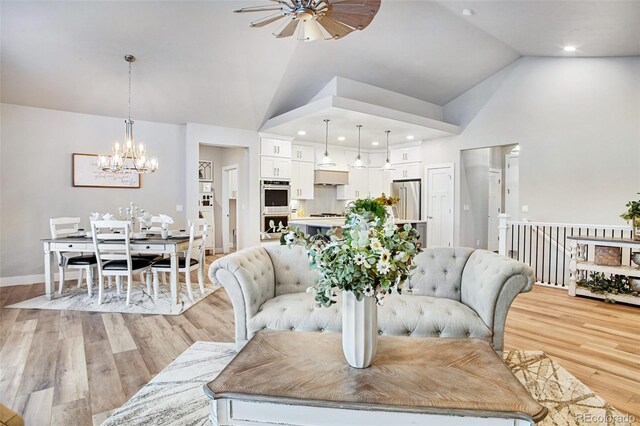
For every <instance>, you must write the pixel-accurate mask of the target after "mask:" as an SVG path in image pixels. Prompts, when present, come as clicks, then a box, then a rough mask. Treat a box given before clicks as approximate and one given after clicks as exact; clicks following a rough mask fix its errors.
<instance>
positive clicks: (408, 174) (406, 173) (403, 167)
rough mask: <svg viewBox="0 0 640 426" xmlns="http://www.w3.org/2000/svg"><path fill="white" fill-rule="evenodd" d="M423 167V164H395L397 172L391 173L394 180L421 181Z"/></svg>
mask: <svg viewBox="0 0 640 426" xmlns="http://www.w3.org/2000/svg"><path fill="white" fill-rule="evenodd" d="M421 166H422V163H406V164H394V165H393V167H395V170H393V171H392V172H391V178H392V180H403V179H420V178H421V176H420V169H421V168H422V167H421Z"/></svg>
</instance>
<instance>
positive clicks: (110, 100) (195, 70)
mask: <svg viewBox="0 0 640 426" xmlns="http://www.w3.org/2000/svg"><path fill="white" fill-rule="evenodd" d="M265 1H266V0H264V1H245V0H236V1H222V0H220V1H209V2H188V1H174V2H153V1H141V2H130V1H106V2H93V1H86V2H82V1H79V2H63V1H45V2H34V1H15V2H14V1H12V2H8V1H3V2H0V7H1V13H2V16H1V26H2V27H1V37H2V41H1V43H2V45H1V48H2V51H1V56H0V59H1V61H2V63H1V67H2V69H1V71H2V83H1V91H2V98H1V99H2V102H7V103H15V104H20V105H29V106H36V107H44V108H52V109H59V110H66V111H76V112H82V113H88V114H98V115H107V116H116V117H124V116H125V114H126V90H127V66H126V63H125V62H124V60H123V59H122V56H123V55H124V54H126V53H132V54H134V55H136V56H137V57H138V61H136V63H135V64H134V83H133V89H134V99H133V101H134V105H133V118H134V119H139V120H151V121H160V122H169V123H185V122H198V123H207V124H216V125H223V126H230V127H239V128H247V129H254V130H256V129H258V128H260V127H261V125H262V124H263V123H264V122H265V121H266V120H267V119H268V118H270V117H273V116H275V115H278V114H280V113H282V112H285V111H287V110H289V109H292V108H295V107H298V106H300V105H302V104H304V103H306V102H307V101H308V100H309V99H311V97H312V96H313V95H314V94H315V93H316V92H317V91H318V90H320V89H321V88H322V87H323V86H324V85H325V84H326V83H327V82H328V81H329V80H331V79H332V78H333V77H334V76H336V75H340V76H343V77H346V78H350V79H353V80H358V81H362V82H364V83H369V84H372V85H375V86H379V87H383V88H386V89H389V90H393V91H396V92H399V93H403V94H407V95H410V96H413V97H416V98H419V99H423V100H426V101H429V102H433V103H436V104H440V105H442V104H444V103H446V102H448V101H449V100H451V99H453V98H455V97H456V96H458V95H460V94H461V93H463V92H464V91H466V90H468V89H469V88H471V87H473V86H474V85H475V84H477V83H478V82H480V81H481V80H483V79H484V78H486V77H488V76H489V75H491V74H493V73H494V72H496V71H497V70H499V69H501V68H503V67H504V66H506V65H508V64H509V63H511V62H512V61H514V60H515V59H517V58H518V57H519V56H520V55H523V54H525V55H562V54H563V52H562V51H561V49H560V47H561V46H562V44H563V43H567V42H571V43H575V44H576V46H578V49H579V50H578V52H577V53H578V54H584V55H620V54H625V55H638V54H640V46H639V45H638V40H639V39H640V37H638V28H639V27H640V25H636V26H633V24H638V16H639V15H638V10H639V7H640V2H637V1H632V2H624V1H615V2H610V1H602V2H587V1H580V2H576V1H566V2H565V1H554V2H541V1H504V2H495V1H482V2H478V1H473V2H449V1H445V2H434V1H400V0H384V1H383V2H382V6H381V8H380V11H379V13H378V15H377V16H376V18H375V19H374V20H373V22H372V23H371V25H369V27H367V28H366V29H365V30H364V31H357V32H355V33H353V34H351V35H349V36H348V37H345V38H344V39H342V40H336V41H317V42H312V43H303V42H298V41H297V40H295V39H293V38H288V39H279V40H277V39H275V38H274V37H273V36H272V35H271V31H272V30H273V28H269V27H267V28H262V29H257V28H249V27H248V24H249V22H250V20H251V19H252V17H251V16H248V15H241V14H233V13H232V12H231V11H232V10H233V9H236V8H238V6H239V3H241V4H242V6H250V5H259V4H264V3H265ZM462 6H465V7H472V8H473V9H474V10H476V14H475V15H474V16H471V17H465V16H462V14H461V13H460V9H461V8H462Z"/></svg>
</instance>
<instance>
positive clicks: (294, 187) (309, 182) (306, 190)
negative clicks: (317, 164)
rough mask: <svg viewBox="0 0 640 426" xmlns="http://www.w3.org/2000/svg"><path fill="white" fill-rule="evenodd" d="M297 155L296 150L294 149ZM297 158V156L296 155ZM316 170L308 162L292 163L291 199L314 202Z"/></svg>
mask: <svg viewBox="0 0 640 426" xmlns="http://www.w3.org/2000/svg"><path fill="white" fill-rule="evenodd" d="M294 154H295V149H294ZM294 156H295V155H294ZM313 179H314V170H313V167H311V165H310V164H309V163H308V162H305V161H292V162H291V199H292V200H313V195H314V194H313Z"/></svg>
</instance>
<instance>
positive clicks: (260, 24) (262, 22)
mask: <svg viewBox="0 0 640 426" xmlns="http://www.w3.org/2000/svg"><path fill="white" fill-rule="evenodd" d="M285 16H287V13H281V12H278V13H276V14H274V15H269V16H265V17H264V18H261V19H258V20H257V21H253V22H252V23H250V24H249V26H250V27H258V28H259V27H264V26H265V25H268V24H270V23H272V22H275V21H277V20H278V19H282V18H284V17H285Z"/></svg>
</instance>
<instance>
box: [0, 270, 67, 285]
mask: <svg viewBox="0 0 640 426" xmlns="http://www.w3.org/2000/svg"><path fill="white" fill-rule="evenodd" d="M78 274H79V272H78V271H68V272H65V274H64V278H65V281H67V280H77V279H78ZM59 279H60V274H58V273H55V274H54V280H55V281H56V282H58V280H59ZM43 282H44V274H36V275H19V276H17V277H0V287H11V286H14V285H32V284H40V283H43Z"/></svg>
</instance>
